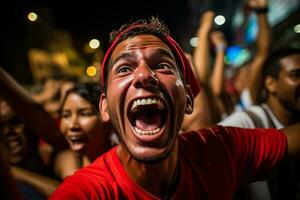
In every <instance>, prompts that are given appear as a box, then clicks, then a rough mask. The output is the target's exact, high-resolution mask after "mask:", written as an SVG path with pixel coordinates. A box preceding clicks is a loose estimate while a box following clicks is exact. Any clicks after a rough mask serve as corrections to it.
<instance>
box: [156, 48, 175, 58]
mask: <svg viewBox="0 0 300 200" xmlns="http://www.w3.org/2000/svg"><path fill="white" fill-rule="evenodd" d="M153 53H158V54H161V55H162V56H167V57H169V58H172V59H175V57H174V56H173V54H171V53H170V52H169V51H167V50H165V49H156V50H155V51H154V52H153Z"/></svg>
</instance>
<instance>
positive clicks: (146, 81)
mask: <svg viewBox="0 0 300 200" xmlns="http://www.w3.org/2000/svg"><path fill="white" fill-rule="evenodd" d="M133 84H134V86H135V87H137V88H140V87H149V86H150V87H153V86H157V85H158V79H157V78H156V76H155V72H154V71H153V69H151V67H149V66H148V65H147V63H146V62H144V61H143V62H141V63H140V64H139V66H138V67H137V68H136V69H135V72H134V81H133Z"/></svg>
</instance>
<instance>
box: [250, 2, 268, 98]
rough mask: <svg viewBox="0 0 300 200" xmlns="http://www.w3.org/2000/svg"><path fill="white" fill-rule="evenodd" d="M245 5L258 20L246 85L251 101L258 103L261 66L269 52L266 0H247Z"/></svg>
mask: <svg viewBox="0 0 300 200" xmlns="http://www.w3.org/2000/svg"><path fill="white" fill-rule="evenodd" d="M247 5H248V6H249V7H250V8H251V9H252V10H253V11H254V12H255V14H256V15H257V20H258V33H257V39H256V51H255V54H254V58H253V61H252V62H251V63H250V70H249V76H248V81H247V83H246V87H247V88H248V89H249V92H250V95H251V98H252V102H253V103H258V101H259V96H260V92H261V88H262V87H261V86H262V74H261V73H262V67H263V63H264V62H265V60H266V58H267V55H268V53H269V47H270V40H271V36H270V27H269V24H268V19H267V12H264V10H265V11H266V10H267V7H268V4H267V0H248V1H247Z"/></svg>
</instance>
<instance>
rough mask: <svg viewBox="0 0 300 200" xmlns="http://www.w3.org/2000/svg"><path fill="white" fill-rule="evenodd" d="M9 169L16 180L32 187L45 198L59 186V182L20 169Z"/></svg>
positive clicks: (13, 167) (14, 167)
mask: <svg viewBox="0 0 300 200" xmlns="http://www.w3.org/2000/svg"><path fill="white" fill-rule="evenodd" d="M11 168H12V170H11V171H12V174H13V176H14V177H15V179H16V180H18V181H21V182H23V183H26V184H28V185H30V186H32V187H33V188H35V189H37V191H39V192H40V193H41V194H42V195H43V196H45V197H49V196H50V195H51V194H52V193H53V192H54V191H55V190H56V188H57V187H58V186H59V185H60V182H59V181H57V180H55V179H52V178H49V177H46V176H42V175H40V174H37V173H34V172H31V171H29V170H25V169H23V168H20V167H16V166H12V167H11Z"/></svg>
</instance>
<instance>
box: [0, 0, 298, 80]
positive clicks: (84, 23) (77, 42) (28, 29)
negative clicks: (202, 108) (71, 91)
mask: <svg viewBox="0 0 300 200" xmlns="http://www.w3.org/2000/svg"><path fill="white" fill-rule="evenodd" d="M242 3H243V1H242V0H214V1H209V0H144V1H143V0H139V1H138V0H127V1H124V0H123V1H121V0H105V1H104V0H98V1H91V0H84V1H76V0H73V1H62V0H60V1H58V0H52V1H51V0H49V1H45V0H44V1H43V0H40V1H37V0H22V1H14V0H13V1H7V2H6V1H2V2H1V4H2V5H1V11H0V18H1V19H0V24H1V31H0V42H1V51H0V65H2V66H3V67H4V68H5V69H6V70H7V71H8V72H9V73H11V74H12V75H13V76H15V77H16V79H18V80H19V81H20V82H23V83H26V84H29V83H31V82H32V77H31V76H32V75H31V72H30V70H28V69H29V67H28V59H27V50H28V49H29V48H32V47H34V48H40V49H47V48H49V44H47V42H45V41H51V38H52V37H53V31H54V30H62V31H65V32H68V33H69V34H70V35H71V40H72V45H73V47H74V48H75V49H76V51H78V54H79V55H81V56H82V57H83V59H85V58H86V59H89V58H88V55H85V53H84V52H83V47H84V44H86V43H88V41H89V40H90V39H92V38H98V39H99V40H100V41H101V48H102V50H105V49H106V48H107V45H108V37H109V32H110V31H111V30H112V29H116V28H118V27H119V26H120V25H121V24H123V23H125V22H128V21H129V20H136V19H139V18H147V17H148V16H151V15H154V16H158V17H160V18H161V19H162V20H163V21H164V22H165V23H166V24H167V25H168V27H169V28H170V31H171V33H172V35H173V37H174V38H175V39H176V40H177V41H178V42H179V43H180V44H181V45H182V47H183V48H184V50H186V51H191V47H190V46H189V45H188V40H189V38H190V37H192V36H193V35H194V34H195V29H196V27H197V25H198V20H199V17H200V15H201V13H202V12H203V10H205V9H206V8H208V7H209V8H212V9H213V10H215V12H216V14H222V15H224V16H225V17H226V20H227V21H226V23H225V25H223V26H222V27H220V28H221V29H222V30H223V32H224V33H225V36H226V39H227V40H228V42H229V43H233V42H234V37H236V36H235V33H234V32H233V30H232V28H231V27H232V17H233V14H234V11H235V9H236V8H237V7H239V6H241V5H242ZM30 11H35V12H37V13H38V14H39V20H40V21H39V23H30V22H29V21H28V20H27V18H26V16H27V13H28V12H30ZM294 18H295V17H294ZM296 19H297V20H298V19H299V14H298V15H297V17H296ZM294 21H295V19H294ZM284 27H285V26H282V28H280V29H283V28H284ZM298 35H299V34H298Z"/></svg>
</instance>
